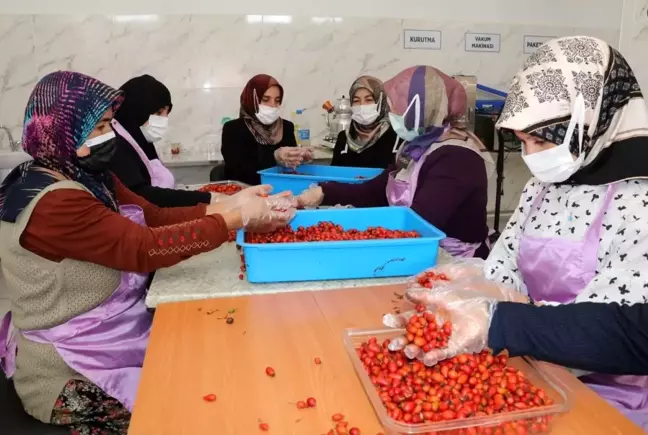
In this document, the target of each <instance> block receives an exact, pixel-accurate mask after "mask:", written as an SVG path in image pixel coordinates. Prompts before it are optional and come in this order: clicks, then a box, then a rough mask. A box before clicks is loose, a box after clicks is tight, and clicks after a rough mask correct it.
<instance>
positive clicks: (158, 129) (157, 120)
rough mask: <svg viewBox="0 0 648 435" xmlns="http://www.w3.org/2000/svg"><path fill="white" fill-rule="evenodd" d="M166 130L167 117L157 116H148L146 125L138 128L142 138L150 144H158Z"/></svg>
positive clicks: (167, 126)
mask: <svg viewBox="0 0 648 435" xmlns="http://www.w3.org/2000/svg"><path fill="white" fill-rule="evenodd" d="M168 129H169V117H168V116H158V115H151V116H149V120H148V123H147V124H146V125H143V126H142V127H140V130H142V134H143V135H144V138H145V139H146V140H147V141H149V142H151V143H155V142H158V141H159V140H160V139H162V138H163V137H164V135H166V132H167V130H168Z"/></svg>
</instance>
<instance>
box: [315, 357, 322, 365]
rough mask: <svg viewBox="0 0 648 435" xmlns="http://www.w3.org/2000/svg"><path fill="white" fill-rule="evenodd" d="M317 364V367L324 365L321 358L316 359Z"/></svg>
mask: <svg viewBox="0 0 648 435" xmlns="http://www.w3.org/2000/svg"><path fill="white" fill-rule="evenodd" d="M315 364H317V365H320V364H322V359H321V358H320V357H315Z"/></svg>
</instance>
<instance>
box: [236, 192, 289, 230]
mask: <svg viewBox="0 0 648 435" xmlns="http://www.w3.org/2000/svg"><path fill="white" fill-rule="evenodd" d="M240 211H241V219H242V221H243V228H246V229H248V230H250V231H253V232H256V233H267V232H272V231H274V230H276V229H278V228H283V227H285V226H286V225H288V224H289V223H290V221H291V220H292V218H293V217H295V213H296V210H295V208H294V207H293V202H292V198H290V197H286V196H280V195H274V196H272V197H268V198H263V197H260V196H256V197H253V198H250V199H249V200H248V201H246V202H245V203H244V204H242V205H241V207H240Z"/></svg>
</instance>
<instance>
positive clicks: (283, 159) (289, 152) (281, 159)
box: [274, 147, 304, 169]
mask: <svg viewBox="0 0 648 435" xmlns="http://www.w3.org/2000/svg"><path fill="white" fill-rule="evenodd" d="M274 158H275V160H276V161H277V163H278V164H280V165H281V166H285V167H287V168H291V169H295V168H296V167H297V166H299V165H301V164H302V161H303V160H304V159H303V158H302V151H301V150H300V149H299V148H298V147H281V148H279V149H277V150H276V151H275V152H274Z"/></svg>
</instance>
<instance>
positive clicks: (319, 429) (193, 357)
mask: <svg viewBox="0 0 648 435" xmlns="http://www.w3.org/2000/svg"><path fill="white" fill-rule="evenodd" d="M399 290H402V286H387V287H371V288H364V289H354V290H340V291H328V292H315V293H313V292H300V293H284V294H277V295H263V296H251V297H240V298H223V299H212V300H203V301H194V302H183V303H175V304H162V305H160V306H159V307H158V309H157V312H156V315H155V321H154V324H153V333H152V336H151V342H150V344H149V349H148V352H147V354H146V360H145V363H144V371H143V375H142V379H141V384H140V388H139V393H138V398H137V401H136V404H135V410H134V414H133V419H132V423H131V428H130V432H129V434H130V435H166V434H168V435H229V434H232V435H251V434H256V433H261V432H260V431H259V428H258V424H259V421H263V422H266V423H268V424H269V425H270V432H269V433H271V434H272V433H273V434H279V435H319V434H324V433H326V432H327V431H328V430H329V429H330V428H331V416H332V415H333V414H335V413H342V414H344V415H345V416H346V418H347V419H348V420H349V421H350V423H351V425H352V426H357V427H359V428H360V429H361V430H362V434H365V435H366V434H369V435H374V434H376V433H378V432H381V431H382V430H383V429H382V428H381V426H380V424H379V422H378V419H377V417H376V415H375V413H374V411H373V408H372V406H371V404H370V402H369V400H368V399H367V397H366V395H365V392H364V390H363V388H362V386H361V384H360V381H359V379H358V378H357V376H356V374H355V371H354V369H353V366H352V364H351V362H350V359H349V357H348V356H347V353H346V350H345V348H344V346H343V343H342V331H343V330H344V329H345V328H349V327H359V328H370V327H379V326H380V320H381V315H382V314H383V313H385V312H388V311H390V310H391V309H392V306H393V303H392V302H391V300H392V299H394V298H393V292H394V291H399ZM232 308H234V309H236V313H234V314H232V316H233V317H234V319H235V321H234V323H233V324H229V325H228V324H226V323H225V321H224V320H223V319H222V317H224V316H225V315H226V314H227V312H228V310H229V309H232ZM214 310H218V311H214ZM210 313H211V314H210ZM315 357H320V358H321V359H322V364H321V365H316V364H314V358H315ZM267 366H272V367H273V368H274V369H275V370H276V377H274V378H269V377H268V376H267V375H266V374H265V368H266V367H267ZM548 366H549V365H548ZM549 369H550V370H552V371H554V372H555V373H557V374H558V375H559V376H560V378H561V380H563V381H564V382H565V383H566V384H567V385H568V386H569V388H571V389H572V390H573V391H574V394H575V401H574V404H573V408H572V410H571V411H570V412H569V413H567V414H566V415H564V416H561V417H559V418H557V419H556V420H555V422H554V429H553V431H552V434H555V435H567V434H570V435H572V434H573V435H577V434H578V435H584V434H587V435H613V434H623V435H634V434H636V435H645V434H644V432H643V431H642V430H641V429H640V428H638V427H637V426H635V425H634V424H633V423H632V422H630V421H629V420H627V419H626V418H625V417H623V416H622V415H621V413H619V412H618V411H617V410H615V409H614V408H613V407H611V406H609V405H608V404H607V403H606V402H605V401H604V400H602V399H600V398H599V397H598V396H597V395H596V394H595V393H594V392H593V391H591V390H590V389H589V388H587V387H586V386H585V385H583V384H582V383H580V382H579V381H578V380H577V379H576V378H575V377H573V376H572V375H571V374H569V373H568V372H567V371H565V370H563V369H561V368H558V367H555V366H549ZM209 393H213V394H215V395H216V396H217V397H218V398H217V400H216V401H215V402H212V403H209V402H206V401H204V400H203V396H204V395H206V394H209ZM311 396H312V397H315V398H316V399H317V407H316V408H315V409H307V410H301V411H299V410H297V408H296V407H295V402H297V401H298V400H305V399H306V398H307V397H311Z"/></svg>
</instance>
